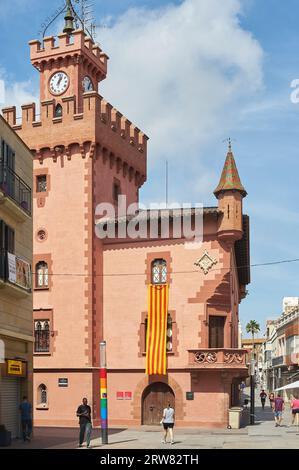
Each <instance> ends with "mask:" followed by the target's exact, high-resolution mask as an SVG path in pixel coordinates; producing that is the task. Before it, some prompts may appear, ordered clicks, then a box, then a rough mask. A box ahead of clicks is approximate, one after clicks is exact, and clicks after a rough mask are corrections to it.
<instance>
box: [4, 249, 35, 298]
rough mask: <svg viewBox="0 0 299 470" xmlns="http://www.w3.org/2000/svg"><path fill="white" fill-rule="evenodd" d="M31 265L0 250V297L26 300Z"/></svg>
mask: <svg viewBox="0 0 299 470" xmlns="http://www.w3.org/2000/svg"><path fill="white" fill-rule="evenodd" d="M31 288H32V278H31V265H30V263H28V262H27V261H25V260H24V259H22V258H19V257H18V256H15V255H13V254H11V253H8V252H7V251H6V250H0V295H1V294H2V293H3V294H5V295H7V296H9V297H13V298H26V297H28V295H30V294H31Z"/></svg>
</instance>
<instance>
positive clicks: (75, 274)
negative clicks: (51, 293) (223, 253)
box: [32, 258, 299, 277]
mask: <svg viewBox="0 0 299 470" xmlns="http://www.w3.org/2000/svg"><path fill="white" fill-rule="evenodd" d="M298 262H299V258H294V259H288V260H280V261H271V262H267V263H256V264H250V265H243V266H236V269H237V270H238V269H245V268H257V267H264V266H274V265H280V264H288V263H298ZM211 271H227V272H230V271H231V269H230V267H222V268H211V269H210V271H209V272H211ZM199 272H200V271H199V270H195V269H193V270H190V271H171V275H173V274H193V273H194V274H198V273H199ZM32 274H34V275H38V273H37V272H34V271H32ZM146 274H150V272H147V271H144V272H140V273H111V274H104V273H102V274H96V273H95V274H88V273H48V276H65V277H119V276H144V275H146Z"/></svg>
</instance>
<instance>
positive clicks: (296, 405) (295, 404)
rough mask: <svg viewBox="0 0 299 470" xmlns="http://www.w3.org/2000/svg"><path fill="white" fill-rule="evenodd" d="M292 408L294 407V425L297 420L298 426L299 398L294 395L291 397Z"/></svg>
mask: <svg viewBox="0 0 299 470" xmlns="http://www.w3.org/2000/svg"><path fill="white" fill-rule="evenodd" d="M291 409H292V426H293V425H294V424H295V420H296V421H297V426H299V400H298V398H296V397H294V396H292V399H291Z"/></svg>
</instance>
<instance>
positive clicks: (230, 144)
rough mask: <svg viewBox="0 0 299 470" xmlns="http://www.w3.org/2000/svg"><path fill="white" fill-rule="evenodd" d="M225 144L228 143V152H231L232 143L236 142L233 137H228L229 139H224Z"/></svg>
mask: <svg viewBox="0 0 299 470" xmlns="http://www.w3.org/2000/svg"><path fill="white" fill-rule="evenodd" d="M223 142H227V143H228V151H229V152H231V151H232V142H236V140H235V139H232V138H231V137H228V138H227V139H224V140H223Z"/></svg>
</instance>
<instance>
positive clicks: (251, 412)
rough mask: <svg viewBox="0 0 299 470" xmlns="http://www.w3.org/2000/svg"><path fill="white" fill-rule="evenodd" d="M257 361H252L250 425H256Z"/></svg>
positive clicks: (252, 359)
mask: <svg viewBox="0 0 299 470" xmlns="http://www.w3.org/2000/svg"><path fill="white" fill-rule="evenodd" d="M254 373H255V360H254V358H251V361H250V424H254V394H255V374H254Z"/></svg>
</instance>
